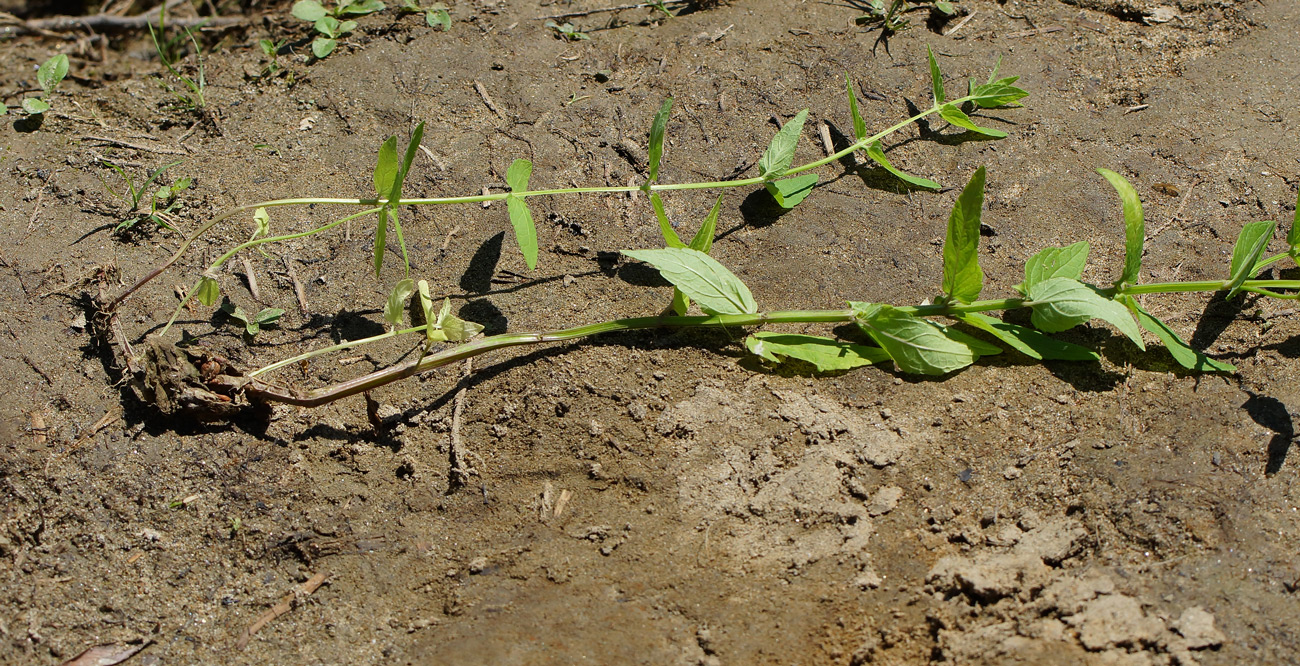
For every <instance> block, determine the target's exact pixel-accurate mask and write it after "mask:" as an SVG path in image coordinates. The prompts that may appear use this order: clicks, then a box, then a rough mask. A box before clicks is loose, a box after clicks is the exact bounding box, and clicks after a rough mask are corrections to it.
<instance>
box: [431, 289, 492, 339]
mask: <svg viewBox="0 0 1300 666" xmlns="http://www.w3.org/2000/svg"><path fill="white" fill-rule="evenodd" d="M438 328H439V329H441V330H442V333H443V335H444V336H446V338H447V340H448V341H450V342H464V341H466V340H468V339H470V338H472V337H474V336H476V335H478V334H479V332H480V331H482V330H483V325H482V324H476V323H474V322H472V321H465V320H464V319H461V318H460V317H457V316H456V315H453V314H452V313H451V299H450V298H448V299H445V300H443V302H442V312H440V313H438Z"/></svg>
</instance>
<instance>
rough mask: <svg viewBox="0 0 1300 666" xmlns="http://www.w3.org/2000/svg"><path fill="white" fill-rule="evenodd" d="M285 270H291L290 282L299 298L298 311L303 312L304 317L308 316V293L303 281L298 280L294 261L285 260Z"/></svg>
mask: <svg viewBox="0 0 1300 666" xmlns="http://www.w3.org/2000/svg"><path fill="white" fill-rule="evenodd" d="M284 266H285V268H287V269H289V281H290V282H292V283H293V295H294V296H297V297H298V309H299V310H301V311H302V314H303V316H304V317H305V316H307V292H305V291H303V289H302V281H301V280H299V279H298V271H296V270H294V267H293V260H292V259H285V260H284Z"/></svg>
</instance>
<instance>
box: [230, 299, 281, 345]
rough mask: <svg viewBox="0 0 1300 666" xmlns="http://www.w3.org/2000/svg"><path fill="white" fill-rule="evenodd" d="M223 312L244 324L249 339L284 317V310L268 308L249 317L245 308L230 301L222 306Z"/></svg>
mask: <svg viewBox="0 0 1300 666" xmlns="http://www.w3.org/2000/svg"><path fill="white" fill-rule="evenodd" d="M221 311H222V312H224V313H226V316H228V317H230V318H231V319H235V320H238V321H239V322H240V323H242V324H243V325H244V332H245V333H247V334H248V336H249V337H253V336H255V335H257V334H258V333H261V332H262V327H263V326H270V325H271V324H274V323H275V322H276V321H278V320H279V319H280V317H281V316H282V315H284V310H281V309H280V308H266V309H263V310H262V311H261V312H258V313H257V314H255V315H249V314H248V313H246V312H244V310H243V308H241V307H239V306H238V305H235V304H233V303H231V302H230V301H226V302H225V303H222V304H221Z"/></svg>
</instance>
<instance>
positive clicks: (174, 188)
mask: <svg viewBox="0 0 1300 666" xmlns="http://www.w3.org/2000/svg"><path fill="white" fill-rule="evenodd" d="M104 164H106V165H108V167H109V168H110V169H112V170H113V171H116V172H117V175H119V176H121V178H122V181H123V182H124V183H125V184H126V187H125V188H124V189H123V190H122V191H121V192H119V191H117V190H114V189H113V188H112V186H110V185H109V184H108V182H107V181H105V180H103V179H102V178H101V179H100V182H103V183H104V189H107V190H108V192H109V193H110V194H112V195H113V196H115V197H117V198H118V199H121V200H122V202H123V203H125V204H126V205H127V206H128V209H127V211H126V214H125V215H124V216H123V217H122V219H121V221H120V222H118V224H117V227H115V228H114V231H126V230H127V229H130V228H132V227H134V226H135V225H136V224H138V223H140V222H144V221H150V222H153V223H154V224H155V225H157V226H159V227H166V228H167V229H171V230H173V231H175V230H176V226H175V225H174V223H173V222H174V216H173V215H172V211H173V210H175V209H176V208H177V207H178V206H179V205H180V201H179V195H180V193H181V192H183V191H185V190H187V189H189V187H190V185H191V184H192V181H191V179H190V178H189V177H182V178H177V179H176V180H174V181H172V182H171V184H169V185H164V186H162V187H159V188H158V189H156V190H154V191H153V192H152V193H150V191H149V187H150V186H152V185H153V184H154V181H156V180H158V177H159V176H161V175H162V174H163V172H164V171H166V170H168V169H170V168H172V167H174V166H176V165H177V164H180V162H172V163H171V164H167V165H164V166H161V167H159V168H157V169H155V170H154V171H153V172H151V173H150V174H149V177H148V178H147V179H146V180H145V181H144V183H141V184H139V185H137V184H136V182H135V179H134V178H133V177H132V176H131V174H130V173H129V172H128V171H127V170H126V169H123V168H122V167H120V166H118V165H116V164H113V163H112V162H108V161H105V162H104ZM146 197H148V199H149V210H148V212H145V211H143V210H142V203H143V202H144V200H145V198H146Z"/></svg>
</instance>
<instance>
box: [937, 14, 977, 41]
mask: <svg viewBox="0 0 1300 666" xmlns="http://www.w3.org/2000/svg"><path fill="white" fill-rule="evenodd" d="M978 13H979V12H971V13H969V14H967V15H966V18H964V19H962V20H961V21H960V22H959V23H958V24H957V25H954V26H953V27H952V30H949V31H948V32H945V33H943V36H944V37H952V36H953V33H955V32H957V31H958V30H961V29H962V27H963V26H965V25H966V24H967V23H970V20H971V19H973V18H975V15H976V14H978Z"/></svg>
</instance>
